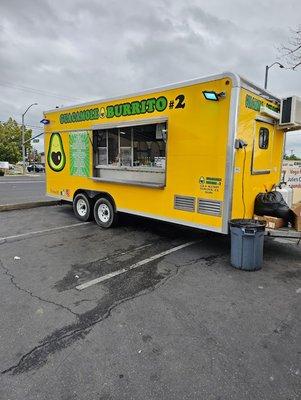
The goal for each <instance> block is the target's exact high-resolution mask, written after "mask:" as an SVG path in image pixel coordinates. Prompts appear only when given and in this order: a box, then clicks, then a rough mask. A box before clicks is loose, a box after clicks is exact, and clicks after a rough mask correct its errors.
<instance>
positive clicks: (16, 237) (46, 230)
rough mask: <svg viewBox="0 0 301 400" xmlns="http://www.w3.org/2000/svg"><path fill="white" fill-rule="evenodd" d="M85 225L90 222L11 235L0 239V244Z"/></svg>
mask: <svg viewBox="0 0 301 400" xmlns="http://www.w3.org/2000/svg"><path fill="white" fill-rule="evenodd" d="M87 224H91V222H79V223H78V224H72V225H64V226H57V227H56V228H49V229H43V230H41V231H33V232H26V233H20V234H19V235H12V236H6V237H2V238H0V242H1V241H3V240H4V241H5V240H10V239H19V238H23V237H28V236H35V235H40V234H41V233H46V232H53V231H59V230H62V229H68V228H73V227H75V226H81V225H87Z"/></svg>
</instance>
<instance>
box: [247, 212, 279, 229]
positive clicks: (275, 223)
mask: <svg viewBox="0 0 301 400" xmlns="http://www.w3.org/2000/svg"><path fill="white" fill-rule="evenodd" d="M254 219H257V220H258V221H265V222H266V228H269V229H279V228H283V227H284V226H285V221H284V219H283V218H277V217H270V216H269V215H263V216H261V215H254Z"/></svg>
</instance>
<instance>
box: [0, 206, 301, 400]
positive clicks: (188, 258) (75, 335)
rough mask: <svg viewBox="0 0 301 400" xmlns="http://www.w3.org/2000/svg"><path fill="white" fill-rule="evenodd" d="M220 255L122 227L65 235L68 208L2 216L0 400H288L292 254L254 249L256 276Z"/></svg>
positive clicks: (275, 245) (293, 382)
mask: <svg viewBox="0 0 301 400" xmlns="http://www.w3.org/2000/svg"><path fill="white" fill-rule="evenodd" d="M73 224H74V226H70V225H73ZM62 227H64V228H63V229H61V228H62ZM36 232H37V233H36ZM25 233H26V234H27V233H28V234H27V235H24V234H25ZM192 240H197V241H198V242H197V243H196V244H194V245H191V246H189V247H186V248H183V249H181V250H179V251H177V252H174V253H171V254H168V255H166V256H164V257H162V258H159V259H156V260H154V261H152V262H150V263H148V264H146V265H143V266H141V267H139V268H136V269H134V270H131V271H128V272H126V273H125V274H122V275H120V276H116V277H114V278H112V279H109V280H107V281H105V282H102V283H100V284H97V285H94V286H91V287H89V288H87V289H85V290H82V291H79V290H77V289H76V286H77V285H79V284H82V283H85V282H87V281H90V280H92V279H94V278H97V277H99V276H102V275H105V274H108V273H111V272H113V271H116V270H119V269H121V268H127V267H129V266H130V265H133V264H135V263H137V262H139V261H142V260H144V259H146V258H148V257H152V256H154V255H156V254H158V253H160V252H163V251H166V250H168V249H171V248H172V247H175V246H178V245H181V244H184V243H186V242H189V241H192ZM229 250H230V248H229V241H228V238H227V237H224V236H221V235H217V234H211V233H208V232H202V231H196V230H191V229H186V228H183V227H178V226H174V225H170V224H166V223H160V222H158V221H152V220H147V219H143V218H137V217H132V216H126V215H123V216H122V218H121V223H120V226H118V227H117V228H115V229H111V230H101V229H100V228H99V227H97V225H96V224H94V223H88V224H82V225H78V221H77V220H76V219H75V217H74V216H73V213H72V208H71V207H70V206H68V205H64V206H53V207H42V208H36V209H31V210H20V211H11V212H4V213H1V215H0V277H1V279H0V297H1V324H0V349H1V357H0V370H1V375H0V379H1V381H0V398H1V399H4V400H15V399H18V400H19V399H22V400H27V399H28V400H29V399H30V400H33V399H43V400H44V399H47V400H48V399H63V400H69V399H72V400H73V399H81V400H85V399H87V400H94V399H97V400H111V399H112V400H113V399H114V400H115V399H122V400H127V399H135V400H136V399H137V400H138V399H139V400H140V399H164V400H165V399H166V400H169V399H173V400H174V399H189V400H190V399H205V400H227V399H237V400H244V399H250V400H251V399H252V400H254V399H260V400H265V399H271V400H272V399H273V400H278V399H285V400H293V399H296V400H297V399H300V394H301V384H300V379H301V365H300V358H301V335H300V332H301V330H300V328H301V323H300V319H301V305H300V303H301V302H300V300H301V268H300V267H301V246H297V245H296V242H294V241H285V240H283V239H281V240H278V241H277V240H272V239H267V240H266V243H265V255H264V265H263V269H262V270H260V271H257V272H243V271H238V270H235V269H233V268H232V267H231V266H230V263H229ZM16 256H17V257H19V258H20V259H18V258H17V259H15V257H16Z"/></svg>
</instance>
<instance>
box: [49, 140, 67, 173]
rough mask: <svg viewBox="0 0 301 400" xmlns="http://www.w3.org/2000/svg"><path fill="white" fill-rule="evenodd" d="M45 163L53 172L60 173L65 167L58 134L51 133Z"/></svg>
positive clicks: (63, 153)
mask: <svg viewBox="0 0 301 400" xmlns="http://www.w3.org/2000/svg"><path fill="white" fill-rule="evenodd" d="M47 161H48V165H49V167H50V168H51V169H52V170H53V171H55V172H60V171H62V170H63V169H64V167H65V164H66V155H65V152H64V147H63V142H62V139H61V136H60V134H59V133H53V134H52V135H51V137H50V142H49V149H48V155H47Z"/></svg>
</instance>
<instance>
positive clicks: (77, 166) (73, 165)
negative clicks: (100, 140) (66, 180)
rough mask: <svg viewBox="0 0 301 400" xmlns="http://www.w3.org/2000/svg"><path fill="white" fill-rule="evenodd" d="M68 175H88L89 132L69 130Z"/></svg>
mask: <svg viewBox="0 0 301 400" xmlns="http://www.w3.org/2000/svg"><path fill="white" fill-rule="evenodd" d="M69 149H70V175H73V176H90V137H89V132H87V131H81V132H70V133H69Z"/></svg>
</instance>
